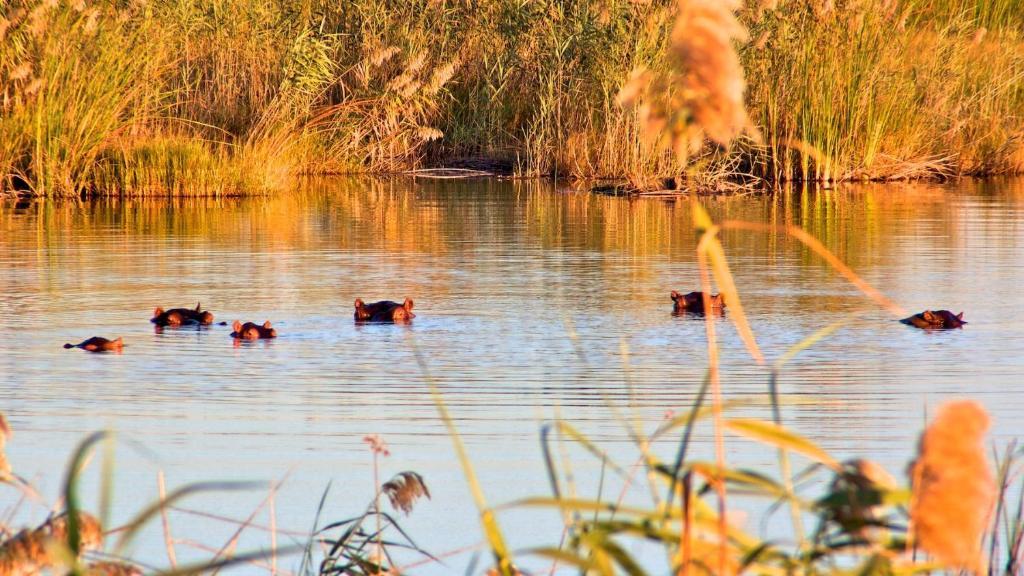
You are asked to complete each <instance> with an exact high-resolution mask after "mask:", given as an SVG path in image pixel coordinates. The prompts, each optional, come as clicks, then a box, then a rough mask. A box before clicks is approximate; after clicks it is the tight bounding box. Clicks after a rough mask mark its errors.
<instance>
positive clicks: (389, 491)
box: [380, 471, 430, 516]
mask: <svg viewBox="0 0 1024 576" xmlns="http://www.w3.org/2000/svg"><path fill="white" fill-rule="evenodd" d="M380 489H381V491H382V492H384V494H385V495H386V496H387V497H388V500H390V501H391V506H392V507H394V509H395V510H401V511H402V512H405V515H406V516H408V515H409V513H410V512H412V508H413V505H414V504H415V503H416V501H417V500H419V499H420V498H421V497H423V496H426V497H427V498H428V499H429V498H430V490H428V489H427V484H426V482H424V481H423V476H420V475H419V474H417V473H416V472H412V471H406V472H401V473H399V474H398V475H397V476H395V477H394V478H392V479H391V480H388V481H387V482H385V483H384V484H383V485H382V486H381V487H380Z"/></svg>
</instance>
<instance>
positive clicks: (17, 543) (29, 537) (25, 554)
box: [0, 513, 103, 576]
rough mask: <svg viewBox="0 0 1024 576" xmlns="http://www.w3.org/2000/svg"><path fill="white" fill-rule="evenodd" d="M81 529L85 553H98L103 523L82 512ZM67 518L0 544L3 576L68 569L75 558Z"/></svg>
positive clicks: (16, 535) (1, 575)
mask: <svg viewBox="0 0 1024 576" xmlns="http://www.w3.org/2000/svg"><path fill="white" fill-rule="evenodd" d="M78 530H79V537H80V539H81V540H80V542H81V548H80V549H81V550H82V551H83V552H85V551H89V550H95V549H98V548H99V547H101V546H102V544H103V531H102V529H101V528H100V522H99V520H97V519H96V518H94V517H93V516H90V515H88V514H85V513H80V514H79V516H78ZM67 531H68V522H67V516H66V515H64V514H62V515H60V516H56V517H53V518H50V519H49V520H47V521H46V522H44V523H43V524H42V525H40V526H39V527H37V528H35V529H32V530H28V529H26V530H22V531H21V532H18V533H17V534H15V535H14V536H12V537H11V538H9V539H8V540H6V541H5V542H3V543H0V576H30V575H35V574H39V573H41V572H43V571H45V570H48V569H51V568H58V567H62V566H67V565H68V563H69V562H70V561H72V559H71V558H69V557H68V556H69V554H70V553H69V552H68V551H67V548H66V546H65V543H66V542H67V537H68V535H67Z"/></svg>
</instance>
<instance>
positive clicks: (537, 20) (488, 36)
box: [0, 0, 1024, 195]
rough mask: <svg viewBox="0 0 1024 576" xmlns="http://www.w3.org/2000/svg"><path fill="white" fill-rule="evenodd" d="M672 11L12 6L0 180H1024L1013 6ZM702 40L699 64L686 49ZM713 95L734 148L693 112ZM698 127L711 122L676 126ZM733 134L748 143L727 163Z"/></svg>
mask: <svg viewBox="0 0 1024 576" xmlns="http://www.w3.org/2000/svg"><path fill="white" fill-rule="evenodd" d="M691 4H693V3H692V2H678V1H675V0H650V1H647V2H636V1H631V0H584V1H580V2H568V3H567V2H560V1H557V0H539V1H536V2H527V3H523V2H518V1H515V0H481V1H479V2H473V3H465V2H451V1H439V0H412V1H410V2H392V1H390V0H351V1H347V2H339V3H331V2H320V1H316V0H277V1H275V2H270V3H267V2H256V1H255V0H213V1H209V2H207V1H202V2H201V1H199V0H174V1H172V0H152V1H150V2H145V3H143V2H127V3H110V2H101V1H98V0H9V1H8V2H5V3H3V5H0V39H2V42H0V90H2V92H3V97H2V100H0V107H2V113H0V135H2V137H0V174H3V176H4V177H3V180H4V184H5V186H4V187H5V188H8V189H11V188H14V189H28V190H30V191H32V192H34V193H36V194H44V195H73V194H80V193H94V192H95V193H104V194H124V195H164V194H174V195H184V194H196V195H198V194H238V193H260V192H272V191H277V190H284V189H287V188H289V187H290V186H291V185H292V183H293V182H294V179H295V177H296V176H298V175H302V174H317V173H336V172H388V171H395V170H404V169H407V168H413V167H418V166H422V165H425V164H429V165H436V164H446V163H451V162H454V161H459V160H466V159H470V160H473V161H474V162H476V163H477V164H480V163H483V164H485V165H486V164H491V165H494V166H511V167H512V168H513V169H514V170H515V171H516V172H517V173H519V174H522V175H558V176H568V177H586V178H603V177H610V178H628V179H630V180H632V181H634V182H635V183H637V184H651V183H654V182H660V181H661V179H662V178H664V177H667V176H674V177H676V181H680V180H683V179H687V178H688V179H689V180H688V182H689V184H688V185H689V186H691V187H692V186H701V187H713V186H714V183H715V182H716V181H721V180H722V179H724V178H730V177H736V176H738V175H748V176H753V177H759V178H763V179H766V180H772V181H774V180H785V179H798V180H799V179H817V180H822V179H825V180H827V179H865V178H879V179H885V178H901V177H917V176H934V175H942V176H945V175H954V174H989V173H1001V172H1019V171H1021V169H1022V168H1024V151H1022V150H1024V144H1022V143H1024V119H1022V115H1021V113H1020V110H1021V109H1022V108H1024V88H1022V81H1021V78H1022V75H1024V37H1022V35H1021V31H1020V30H1021V19H1022V17H1021V12H1022V10H1021V9H1020V6H1019V3H1017V2H1015V0H985V1H981V0H860V1H853V0H848V1H842V2H835V1H834V0H783V1H779V2H765V1H758V2H754V1H753V0H750V1H748V2H746V3H735V4H731V3H718V4H715V3H712V4H715V5H716V6H718V9H721V10H724V11H725V13H726V14H729V16H728V17H727V18H724V17H709V18H705V16H706V14H702V13H700V12H699V11H698V12H694V9H693V8H692V6H691ZM728 8H736V9H737V10H736V12H735V14H736V17H737V18H738V21H737V20H734V19H733V16H731V14H732V13H733V12H732V11H731V10H729V9H728ZM695 15H696V17H695ZM687 22H689V24H687ZM708 43H711V44H715V43H717V44H718V45H719V47H720V49H719V50H718V51H717V52H716V54H718V56H716V58H715V59H701V58H703V57H695V56H696V53H693V52H690V51H689V50H690V48H689V47H688V46H690V45H691V44H692V45H693V46H703V45H705V44H708ZM734 49H738V50H739V51H740V52H739V55H740V59H739V60H738V66H737V64H736V63H735V62H736V61H734V60H733V57H732V56H730V54H732V51H733V50H734ZM702 54H709V52H702ZM737 72H740V73H742V76H745V78H746V89H745V90H743V85H742V83H740V84H737V83H736V78H737ZM742 76H740V77H741V78H742ZM691 80H698V81H699V82H700V83H701V86H696V87H695V86H694V85H689V84H687V83H686V81H691ZM716 85H717V88H716V89H717V90H727V91H730V92H731V93H732V94H733V102H734V104H733V107H734V109H735V110H742V108H743V107H742V106H739V107H737V106H736V103H737V102H741V103H744V104H746V109H747V117H749V119H750V123H749V125H747V124H746V122H745V121H746V117H743V118H740V117H738V116H735V115H733V116H732V117H729V114H728V113H727V111H725V110H723V109H715V108H711V107H708V106H706V105H703V104H702V100H703V99H704V98H705V96H706V94H704V93H702V92H701V91H700V90H703V89H704V88H705V87H712V86H716ZM624 87H625V89H624ZM695 88H696V89H695ZM623 104H629V105H627V106H624V105H623ZM709 114H714V115H722V117H723V118H726V119H727V120H726V122H727V123H728V124H729V125H721V126H719V127H718V128H708V126H705V128H704V130H703V131H702V132H699V133H698V132H694V131H690V130H689V129H688V128H687V127H688V126H693V125H694V124H695V123H699V124H705V125H707V124H708V121H709V120H710V117H709ZM741 121H742V122H741ZM737 123H744V130H745V133H746V134H747V135H748V136H749V138H747V139H746V140H744V141H742V142H740V143H739V144H736V145H732V146H724V145H722V144H721V140H722V134H723V133H729V134H731V133H732V132H734V131H735V129H736V128H737V126H733V125H732V124H737ZM652 124H653V125H657V126H658V127H663V128H672V129H673V130H675V131H676V132H678V133H683V132H685V133H686V137H685V138H684V139H683V140H685V146H684V145H682V144H680V142H682V141H683V140H675V141H672V143H671V145H669V146H664V145H663V144H664V142H659V141H658V139H652V138H649V137H645V134H647V133H649V132H650V128H651V127H652ZM670 124H671V125H670ZM723 126H724V127H723ZM723 131H724V132H723ZM704 136H707V138H705V137H704ZM684 149H685V150H684ZM683 151H685V154H683V153H682V152H683Z"/></svg>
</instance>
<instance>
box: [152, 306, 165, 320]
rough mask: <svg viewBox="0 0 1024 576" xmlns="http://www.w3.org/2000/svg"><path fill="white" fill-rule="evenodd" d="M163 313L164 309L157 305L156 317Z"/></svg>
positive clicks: (154, 313) (154, 312)
mask: <svg viewBox="0 0 1024 576" xmlns="http://www.w3.org/2000/svg"><path fill="white" fill-rule="evenodd" d="M163 313H164V309H163V308H161V307H159V306H157V307H156V309H155V310H153V317H154V318H156V317H157V316H159V315H161V314H163Z"/></svg>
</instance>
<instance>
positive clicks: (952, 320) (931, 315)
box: [900, 310, 967, 330]
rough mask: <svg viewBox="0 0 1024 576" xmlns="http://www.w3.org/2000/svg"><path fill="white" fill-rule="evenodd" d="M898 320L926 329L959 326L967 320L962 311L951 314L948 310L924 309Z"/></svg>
mask: <svg viewBox="0 0 1024 576" xmlns="http://www.w3.org/2000/svg"><path fill="white" fill-rule="evenodd" d="M900 322H902V323H904V324H906V325H907V326H914V327H916V328H924V329H926V330H944V329H949V328H960V327H961V326H963V325H964V324H967V322H966V321H965V320H964V313H963V312H961V313H959V314H953V313H952V312H950V311H949V310H934V311H933V310H925V311H924V312H921V313H920V314H914V315H913V316H911V317H909V318H904V319H902V320H900Z"/></svg>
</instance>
